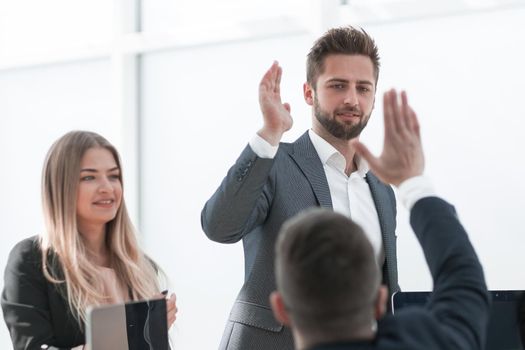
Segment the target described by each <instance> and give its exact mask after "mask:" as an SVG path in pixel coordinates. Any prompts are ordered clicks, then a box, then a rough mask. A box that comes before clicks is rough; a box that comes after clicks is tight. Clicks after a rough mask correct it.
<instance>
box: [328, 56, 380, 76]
mask: <svg viewBox="0 0 525 350" xmlns="http://www.w3.org/2000/svg"><path fill="white" fill-rule="evenodd" d="M323 63H324V64H323V72H322V73H321V74H320V75H319V80H321V81H326V80H330V79H334V78H338V79H345V80H349V81H355V80H366V81H370V82H372V83H374V82H375V77H374V65H373V63H372V60H371V59H370V57H368V56H364V55H346V54H335V55H328V56H326V57H325V59H324V62H323Z"/></svg>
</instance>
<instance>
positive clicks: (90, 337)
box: [86, 298, 169, 350]
mask: <svg viewBox="0 0 525 350" xmlns="http://www.w3.org/2000/svg"><path fill="white" fill-rule="evenodd" d="M166 317H167V316H166V299H164V298H162V299H151V300H144V301H134V302H128V303H123V304H114V305H107V306H99V307H95V308H91V309H90V310H89V311H88V314H87V323H86V343H87V345H88V349H90V350H168V349H169V345H168V326H167V319H166Z"/></svg>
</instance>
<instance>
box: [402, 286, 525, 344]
mask: <svg viewBox="0 0 525 350" xmlns="http://www.w3.org/2000/svg"><path fill="white" fill-rule="evenodd" d="M489 292H490V295H491V297H492V308H491V311H490V316H489V325H488V329H487V341H486V345H485V349H486V350H522V349H524V347H523V344H522V342H521V339H520V324H521V322H523V321H522V320H521V318H523V317H524V316H525V314H524V313H525V309H523V306H525V305H522V303H521V302H520V300H521V297H522V294H523V292H524V291H521V290H493V291H489ZM431 293H432V292H397V293H394V295H392V311H393V313H394V314H395V313H396V311H399V310H401V309H403V308H406V307H410V306H424V305H425V304H426V302H427V300H428V299H429V298H430V295H431ZM520 313H521V315H522V316H521V317H520V316H519V314H520Z"/></svg>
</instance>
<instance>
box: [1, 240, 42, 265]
mask: <svg viewBox="0 0 525 350" xmlns="http://www.w3.org/2000/svg"><path fill="white" fill-rule="evenodd" d="M41 256H42V251H41V249H40V239H39V237H38V236H32V237H29V238H25V239H23V240H21V241H20V242H18V243H17V244H15V246H14V247H13V249H11V252H10V253H9V260H10V261H11V260H12V259H23V260H27V259H29V260H33V258H36V259H38V260H40V258H41Z"/></svg>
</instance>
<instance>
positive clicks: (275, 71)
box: [258, 61, 293, 146]
mask: <svg viewBox="0 0 525 350" xmlns="http://www.w3.org/2000/svg"><path fill="white" fill-rule="evenodd" d="M282 74H283V70H282V68H281V67H280V66H279V63H277V61H274V62H273V64H272V66H271V67H270V69H268V71H267V72H266V73H265V74H264V76H263V78H262V80H261V82H260V84H259V105H260V107H261V112H262V114H263V118H264V125H263V127H262V129H261V130H259V131H258V134H259V136H261V137H262V138H263V139H265V140H266V141H268V142H269V143H270V144H271V145H274V146H276V145H278V144H279V141H280V140H281V137H282V136H283V134H284V133H285V132H286V131H287V130H290V128H291V127H292V124H293V120H292V116H291V115H290V105H289V104H288V103H282V101H281V87H280V85H281V76H282Z"/></svg>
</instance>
